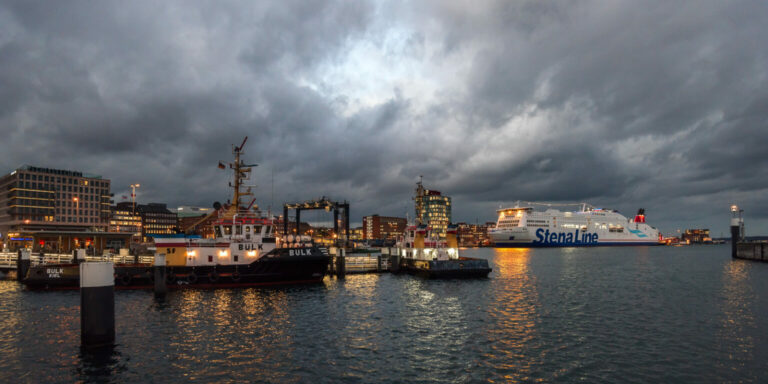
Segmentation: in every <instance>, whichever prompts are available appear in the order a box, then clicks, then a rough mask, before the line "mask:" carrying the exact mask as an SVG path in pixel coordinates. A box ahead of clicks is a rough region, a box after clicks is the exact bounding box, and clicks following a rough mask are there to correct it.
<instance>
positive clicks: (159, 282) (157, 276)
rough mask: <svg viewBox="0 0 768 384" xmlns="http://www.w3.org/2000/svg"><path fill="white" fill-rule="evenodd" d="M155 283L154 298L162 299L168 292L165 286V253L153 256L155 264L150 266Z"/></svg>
mask: <svg viewBox="0 0 768 384" xmlns="http://www.w3.org/2000/svg"><path fill="white" fill-rule="evenodd" d="M152 273H153V274H154V276H153V277H154V281H155V297H163V296H165V293H166V292H168V287H167V286H166V285H165V253H158V254H155V264H154V265H153V266H152Z"/></svg>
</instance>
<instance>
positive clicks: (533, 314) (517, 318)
mask: <svg viewBox="0 0 768 384" xmlns="http://www.w3.org/2000/svg"><path fill="white" fill-rule="evenodd" d="M494 253H495V255H494V261H495V265H494V269H498V276H497V277H496V279H497V281H495V282H494V283H495V284H494V288H495V289H494V291H493V298H492V300H491V302H490V303H489V304H488V311H489V315H490V318H491V322H492V325H491V326H490V327H488V331H487V332H488V336H487V337H488V342H489V344H490V350H489V352H488V353H487V354H486V356H485V359H484V362H483V363H484V364H488V365H490V366H491V367H492V368H493V369H494V370H495V371H496V372H498V373H499V374H500V375H501V376H502V377H503V378H504V380H505V381H514V382H517V381H539V380H540V378H535V377H531V373H532V372H534V371H535V370H536V369H537V368H538V367H540V366H541V365H542V363H543V360H544V358H543V356H542V355H536V354H533V353H530V352H529V351H530V350H535V349H536V348H535V347H536V345H537V344H538V343H540V340H539V335H538V331H537V324H538V322H539V317H538V313H537V312H538V309H539V307H540V305H541V304H540V303H539V295H538V291H537V289H536V278H535V276H534V275H533V273H532V272H531V270H530V261H531V255H532V253H533V250H531V249H527V248H522V249H519V248H508V249H496V250H494Z"/></svg>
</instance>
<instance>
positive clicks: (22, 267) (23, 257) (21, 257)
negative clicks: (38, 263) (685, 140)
mask: <svg viewBox="0 0 768 384" xmlns="http://www.w3.org/2000/svg"><path fill="white" fill-rule="evenodd" d="M30 253H31V252H29V250H28V249H26V248H22V249H19V253H18V255H17V257H16V280H18V281H23V280H24V279H25V278H26V277H27V272H28V271H29V266H30V265H31V264H32V260H31V259H30Z"/></svg>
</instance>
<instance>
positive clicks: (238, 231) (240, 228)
mask: <svg viewBox="0 0 768 384" xmlns="http://www.w3.org/2000/svg"><path fill="white" fill-rule="evenodd" d="M235 234H236V235H242V234H243V226H242V225H241V226H237V224H235Z"/></svg>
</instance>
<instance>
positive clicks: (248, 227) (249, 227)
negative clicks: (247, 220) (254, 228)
mask: <svg viewBox="0 0 768 384" xmlns="http://www.w3.org/2000/svg"><path fill="white" fill-rule="evenodd" d="M245 233H251V226H250V225H246V226H245Z"/></svg>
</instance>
